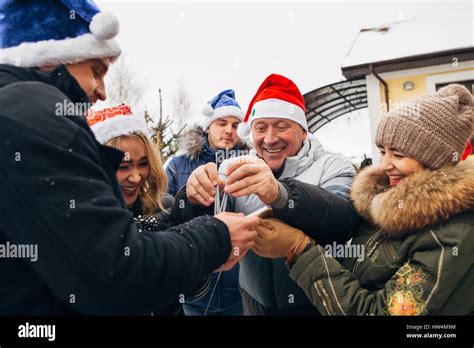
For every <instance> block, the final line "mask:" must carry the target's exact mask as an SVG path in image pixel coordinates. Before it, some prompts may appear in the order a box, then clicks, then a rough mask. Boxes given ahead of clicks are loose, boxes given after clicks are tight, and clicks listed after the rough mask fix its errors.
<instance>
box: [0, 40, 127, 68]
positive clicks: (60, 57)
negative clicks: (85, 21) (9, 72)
mask: <svg viewBox="0 0 474 348" xmlns="http://www.w3.org/2000/svg"><path fill="white" fill-rule="evenodd" d="M119 55H120V47H119V45H118V43H117V42H116V41H115V40H113V39H112V40H99V39H97V38H96V37H95V36H94V35H93V34H84V35H81V36H78V37H75V38H72V39H64V40H45V41H38V42H24V43H22V44H21V45H19V46H15V47H10V48H6V49H2V50H0V63H2V64H9V65H16V66H22V67H27V68H32V67H42V66H56V65H61V64H74V63H79V62H83V61H86V60H89V59H100V58H108V57H110V58H112V61H115V60H116V59H117V57H118V56H119Z"/></svg>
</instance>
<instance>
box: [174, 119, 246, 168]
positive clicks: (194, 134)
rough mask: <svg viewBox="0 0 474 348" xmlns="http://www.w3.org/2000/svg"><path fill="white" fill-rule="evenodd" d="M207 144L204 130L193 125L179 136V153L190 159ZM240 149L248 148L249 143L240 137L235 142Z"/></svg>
mask: <svg viewBox="0 0 474 348" xmlns="http://www.w3.org/2000/svg"><path fill="white" fill-rule="evenodd" d="M206 144H207V134H206V133H205V132H204V130H203V129H202V128H201V127H199V126H196V127H193V128H191V129H190V130H189V131H187V132H186V133H184V134H183V136H182V137H181V144H180V147H181V149H182V150H181V151H180V153H181V154H184V155H186V157H188V158H189V159H191V160H194V159H196V158H197V156H198V155H200V154H202V152H203V150H204V149H205V147H206ZM236 147H239V148H240V149H242V150H249V149H250V147H249V145H248V144H247V143H246V142H245V141H244V140H242V139H240V141H239V142H238V143H237V146H236Z"/></svg>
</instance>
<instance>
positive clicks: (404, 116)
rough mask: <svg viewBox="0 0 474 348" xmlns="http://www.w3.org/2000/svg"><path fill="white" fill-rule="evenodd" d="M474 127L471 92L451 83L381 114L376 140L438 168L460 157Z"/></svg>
mask: <svg viewBox="0 0 474 348" xmlns="http://www.w3.org/2000/svg"><path fill="white" fill-rule="evenodd" d="M473 129H474V110H473V100H472V94H471V93H470V92H469V91H468V89H467V88H465V87H464V86H461V85H458V84H451V85H448V86H446V87H443V88H441V89H440V90H439V91H438V92H437V93H436V94H433V95H425V96H421V97H417V98H414V99H411V100H409V101H407V102H404V103H400V104H398V105H397V106H395V107H394V108H393V109H392V110H390V112H388V113H387V114H386V116H385V117H383V118H382V121H381V122H380V124H379V126H378V129H377V135H376V138H375V143H376V144H377V146H382V145H385V146H387V147H389V148H391V149H394V150H397V151H400V152H401V153H403V154H404V155H406V156H410V157H412V158H414V159H416V160H418V161H419V162H421V163H422V164H423V165H424V166H425V167H426V168H428V169H437V168H440V167H443V166H446V165H449V164H452V165H453V164H456V163H457V162H459V161H460V160H461V155H462V153H463V151H464V149H465V147H466V143H467V142H468V140H469V138H470V137H471V134H472V132H473Z"/></svg>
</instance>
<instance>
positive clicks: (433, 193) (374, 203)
mask: <svg viewBox="0 0 474 348" xmlns="http://www.w3.org/2000/svg"><path fill="white" fill-rule="evenodd" d="M351 198H352V200H353V201H354V206H355V208H356V209H357V211H358V213H359V214H360V215H361V216H362V217H363V218H365V219H366V220H367V221H369V222H371V223H373V224H375V225H377V226H378V227H380V228H381V229H382V230H383V231H384V232H386V233H388V234H390V235H403V234H405V233H408V232H412V231H416V230H418V229H421V228H423V227H425V226H429V225H433V224H436V223H439V222H442V221H445V220H447V219H449V217H450V216H452V215H455V214H459V213H462V212H465V211H474V161H470V160H468V161H464V162H460V163H458V164H457V165H455V166H453V167H444V168H440V169H437V170H433V171H430V170H423V171H420V172H417V173H415V174H412V175H410V176H408V177H406V178H404V179H403V180H402V181H401V182H400V183H399V184H398V185H397V186H393V187H391V186H390V184H389V179H388V176H387V175H386V174H385V173H384V172H383V171H381V170H380V168H379V167H377V166H370V167H368V168H366V169H364V170H363V171H361V172H360V173H359V175H358V176H357V177H356V179H355V181H354V184H353V186H352V190H351Z"/></svg>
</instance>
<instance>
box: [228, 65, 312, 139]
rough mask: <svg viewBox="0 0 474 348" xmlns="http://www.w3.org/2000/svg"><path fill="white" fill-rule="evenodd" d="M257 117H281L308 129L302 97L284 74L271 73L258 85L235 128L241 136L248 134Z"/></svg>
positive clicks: (245, 136)
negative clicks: (245, 111) (241, 119)
mask: <svg viewBox="0 0 474 348" xmlns="http://www.w3.org/2000/svg"><path fill="white" fill-rule="evenodd" d="M259 118H283V119H287V120H291V121H294V122H296V123H298V124H299V125H300V126H301V127H303V128H304V129H305V130H308V123H307V122H306V115H305V106H304V99H303V96H302V95H301V92H300V90H299V89H298V87H297V86H296V85H295V83H294V82H293V81H291V80H290V79H288V78H286V77H285V76H282V75H278V74H271V75H270V76H268V77H267V78H266V79H265V81H263V83H262V84H261V85H260V87H259V88H258V90H257V93H256V94H255V96H254V97H253V99H252V101H251V102H250V105H249V107H248V109H247V113H246V114H245V116H244V120H243V121H242V122H241V123H240V124H239V127H238V128H237V134H238V135H239V137H241V138H247V137H248V136H249V135H250V130H251V127H252V122H253V121H255V120H256V119H259Z"/></svg>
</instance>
